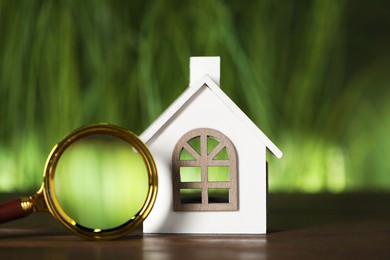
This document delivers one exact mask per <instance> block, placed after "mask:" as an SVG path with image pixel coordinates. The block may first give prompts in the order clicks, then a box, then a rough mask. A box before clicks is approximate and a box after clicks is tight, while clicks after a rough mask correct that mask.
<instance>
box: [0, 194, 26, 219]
mask: <svg viewBox="0 0 390 260" xmlns="http://www.w3.org/2000/svg"><path fill="white" fill-rule="evenodd" d="M28 214H30V211H29V210H26V209H23V207H22V200H21V199H17V200H12V201H9V202H6V203H4V204H2V205H0V223H3V222H6V221H10V220H13V219H17V218H22V217H25V216H27V215H28Z"/></svg>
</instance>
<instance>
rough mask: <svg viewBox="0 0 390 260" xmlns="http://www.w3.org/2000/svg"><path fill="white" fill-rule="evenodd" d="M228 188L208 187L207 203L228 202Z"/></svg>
mask: <svg viewBox="0 0 390 260" xmlns="http://www.w3.org/2000/svg"><path fill="white" fill-rule="evenodd" d="M229 193H230V192H229V189H223V188H216V189H208V196H209V204H213V203H229V201H230V200H229V197H230V194H229Z"/></svg>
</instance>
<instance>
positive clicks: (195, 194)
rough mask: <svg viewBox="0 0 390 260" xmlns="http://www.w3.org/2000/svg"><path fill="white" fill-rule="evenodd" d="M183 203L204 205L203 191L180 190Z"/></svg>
mask: <svg viewBox="0 0 390 260" xmlns="http://www.w3.org/2000/svg"><path fill="white" fill-rule="evenodd" d="M180 201H181V203H187V204H189V203H194V204H201V203H202V189H180Z"/></svg>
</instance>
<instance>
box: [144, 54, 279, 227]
mask: <svg viewBox="0 0 390 260" xmlns="http://www.w3.org/2000/svg"><path fill="white" fill-rule="evenodd" d="M219 76H220V58H219V57H192V58H191V60H190V86H189V87H188V88H187V89H186V90H185V91H184V92H183V93H182V95H181V96H180V97H179V98H178V99H176V100H175V101H174V102H173V103H172V104H171V106H170V107H169V108H168V109H167V110H166V111H164V112H163V114H161V116H160V117H159V118H158V119H157V120H155V121H154V122H153V123H152V124H151V125H150V126H149V127H148V128H147V129H146V130H145V131H144V132H143V133H142V135H141V136H140V138H141V140H143V141H144V142H145V143H146V144H147V145H148V147H149V149H150V151H151V153H152V154H153V157H154V159H155V162H156V165H157V170H158V175H159V184H158V194H157V198H156V201H155V204H154V207H153V210H152V211H151V213H150V214H149V216H148V218H147V219H146V220H145V221H144V223H143V231H144V233H203V234H264V233H266V230H267V223H266V220H267V218H266V214H267V162H266V149H267V148H268V149H269V150H270V151H271V152H272V153H273V154H274V155H275V156H276V157H278V158H280V157H282V152H281V151H280V150H279V149H278V148H277V147H276V146H275V145H274V144H273V143H272V142H271V141H270V140H269V139H268V138H267V136H266V135H265V134H264V133H263V132H262V131H261V130H260V129H259V128H258V127H257V126H256V125H255V124H254V123H253V122H252V121H251V120H250V119H249V118H248V117H247V116H246V115H245V114H244V113H243V112H242V111H241V110H240V109H239V107H238V106H237V105H236V104H234V102H233V101H232V100H231V99H230V98H229V97H228V96H227V95H226V94H225V93H224V92H223V91H222V90H221V89H220V87H219Z"/></svg>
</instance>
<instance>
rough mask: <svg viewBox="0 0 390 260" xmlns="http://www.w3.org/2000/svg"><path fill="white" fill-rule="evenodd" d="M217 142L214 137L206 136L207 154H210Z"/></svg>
mask: <svg viewBox="0 0 390 260" xmlns="http://www.w3.org/2000/svg"><path fill="white" fill-rule="evenodd" d="M218 144H219V141H218V140H217V139H216V138H214V137H211V136H207V154H210V153H211V152H212V151H213V150H214V148H215V147H216V146H217V145H218Z"/></svg>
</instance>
